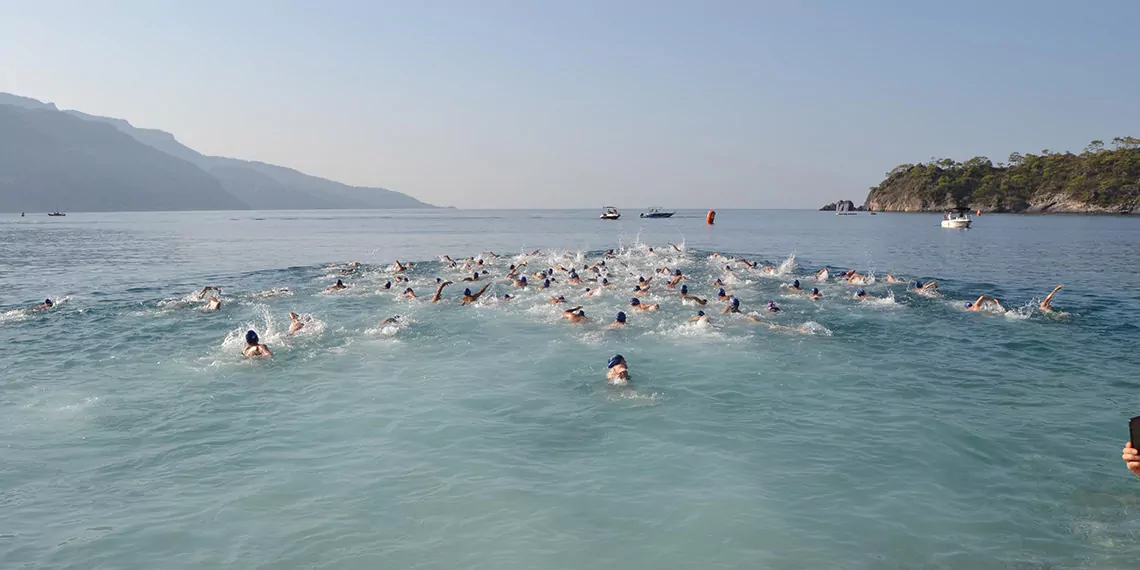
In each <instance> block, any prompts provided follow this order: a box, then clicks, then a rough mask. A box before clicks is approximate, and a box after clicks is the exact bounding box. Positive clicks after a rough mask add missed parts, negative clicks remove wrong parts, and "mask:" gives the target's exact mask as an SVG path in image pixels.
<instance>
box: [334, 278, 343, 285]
mask: <svg viewBox="0 0 1140 570" xmlns="http://www.w3.org/2000/svg"><path fill="white" fill-rule="evenodd" d="M336 284H337V285H344V282H343V281H341V280H340V279H337V280H336Z"/></svg>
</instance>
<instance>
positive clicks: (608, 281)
mask: <svg viewBox="0 0 1140 570" xmlns="http://www.w3.org/2000/svg"><path fill="white" fill-rule="evenodd" d="M609 284H610V280H609V279H606V278H605V277H602V285H609Z"/></svg>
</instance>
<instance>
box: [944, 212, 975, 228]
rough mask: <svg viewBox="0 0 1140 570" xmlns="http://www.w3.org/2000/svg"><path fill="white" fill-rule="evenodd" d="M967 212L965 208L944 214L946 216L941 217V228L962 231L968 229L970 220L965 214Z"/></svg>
mask: <svg viewBox="0 0 1140 570" xmlns="http://www.w3.org/2000/svg"><path fill="white" fill-rule="evenodd" d="M968 211H969V210H967V209H965V208H958V209H957V210H950V211H949V212H946V215H945V216H942V227H944V228H952V229H962V230H965V229H969V227H970V222H971V220H970V215H969V214H967V213H966V212H968Z"/></svg>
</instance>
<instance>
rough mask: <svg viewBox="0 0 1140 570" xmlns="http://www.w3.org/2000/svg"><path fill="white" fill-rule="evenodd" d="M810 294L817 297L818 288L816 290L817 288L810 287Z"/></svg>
mask: <svg viewBox="0 0 1140 570" xmlns="http://www.w3.org/2000/svg"><path fill="white" fill-rule="evenodd" d="M811 294H812V295H819V288H817V287H812V288H811Z"/></svg>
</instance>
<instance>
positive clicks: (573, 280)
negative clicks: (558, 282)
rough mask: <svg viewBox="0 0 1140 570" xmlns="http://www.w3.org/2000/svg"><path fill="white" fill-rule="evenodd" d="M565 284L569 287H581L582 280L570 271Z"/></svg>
mask: <svg viewBox="0 0 1140 570" xmlns="http://www.w3.org/2000/svg"><path fill="white" fill-rule="evenodd" d="M567 283H569V284H571V285H581V284H582V279H581V278H579V277H578V274H577V273H575V272H574V271H573V270H571V271H570V279H569V280H568V281H567Z"/></svg>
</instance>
